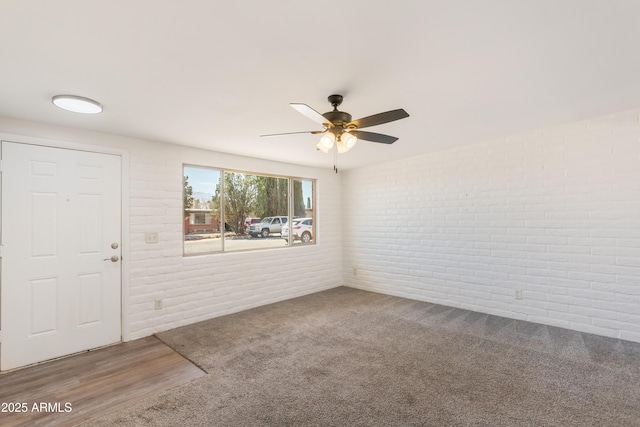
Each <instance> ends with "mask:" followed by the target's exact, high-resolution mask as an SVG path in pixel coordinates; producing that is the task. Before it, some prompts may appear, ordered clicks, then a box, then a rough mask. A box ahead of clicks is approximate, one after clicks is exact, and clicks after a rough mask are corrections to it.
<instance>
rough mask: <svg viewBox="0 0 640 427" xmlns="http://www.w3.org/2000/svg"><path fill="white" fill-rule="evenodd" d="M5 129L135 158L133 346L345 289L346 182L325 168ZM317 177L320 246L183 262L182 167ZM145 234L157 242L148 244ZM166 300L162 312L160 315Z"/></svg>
mask: <svg viewBox="0 0 640 427" xmlns="http://www.w3.org/2000/svg"><path fill="white" fill-rule="evenodd" d="M0 131H1V132H6V133H11V134H17V135H26V136H27V137H37V138H44V139H48V140H60V141H65V142H73V143H81V144H90V145H94V146H108V147H115V148H120V149H125V150H127V151H128V152H129V189H128V190H129V199H128V203H129V217H128V218H127V220H128V223H129V247H128V248H127V249H128V258H127V259H126V260H124V262H125V263H127V264H128V277H126V279H128V289H127V291H128V295H129V297H128V304H127V305H126V306H125V307H124V310H126V312H127V314H128V319H129V321H128V324H127V325H125V329H127V330H128V332H129V336H128V337H129V339H136V338H141V337H144V336H147V335H150V334H152V333H154V332H158V331H163V330H167V329H171V328H175V327H178V326H182V325H186V324H189V323H193V322H197V321H201V320H205V319H209V318H213V317H217V316H222V315H225V314H229V313H233V312H237V311H241V310H245V309H248V308H252V307H256V306H260V305H264V304H268V303H273V302H277V301H281V300H285V299H289V298H294V297H297V296H301V295H305V294H309V293H313V292H318V291H321V290H324V289H329V288H333V287H336V286H340V285H341V284H342V271H341V261H340V259H341V248H342V235H341V224H342V219H341V213H340V209H341V204H340V201H341V197H340V193H341V186H340V176H339V175H336V174H334V173H333V171H332V170H331V169H330V168H327V169H318V168H309V167H302V166H296V165H290V164H283V163H276V162H269V161H264V160H259V159H252V158H246V157H239V156H232V155H226V154H221V153H214V152H210V151H205V150H198V149H192V148H187V147H182V146H177V145H169V144H162V143H155V142H150V141H143V140H138V139H131V138H124V137H118V136H114V135H107V134H102V133H94V132H87V131H80V130H74V129H69V128H63V127H57V126H49V125H45V124H41V123H33V122H26V121H19V120H13V119H8V118H2V117H0ZM183 163H186V164H193V165H204V166H215V167H224V168H228V169H238V170H243V171H251V172H256V173H267V174H281V175H285V176H287V175H289V176H296V177H302V178H312V179H317V195H316V197H317V199H316V206H317V212H316V214H317V216H316V219H317V222H316V226H317V240H318V244H316V245H308V246H304V247H295V248H282V249H275V250H257V251H248V252H234V253H224V254H211V255H202V256H194V257H186V258H185V257H183V256H182V165H183ZM146 232H157V233H158V236H159V242H158V243H154V244H147V243H145V233H146ZM157 299H161V300H162V302H163V308H162V309H160V310H156V309H155V300H157Z"/></svg>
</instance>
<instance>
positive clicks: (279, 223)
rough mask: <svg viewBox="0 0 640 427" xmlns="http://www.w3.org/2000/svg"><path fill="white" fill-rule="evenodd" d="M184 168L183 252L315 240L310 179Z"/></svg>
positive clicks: (237, 248) (275, 245)
mask: <svg viewBox="0 0 640 427" xmlns="http://www.w3.org/2000/svg"><path fill="white" fill-rule="evenodd" d="M183 172H184V173H183V199H184V250H183V251H184V254H185V255H195V254H203V253H211V252H221V251H242V250H250V249H267V248H276V247H285V246H288V245H300V244H311V243H315V232H314V226H313V218H314V206H313V203H314V202H313V201H314V200H315V181H314V180H310V179H299V178H291V177H281V176H266V175H256V174H251V173H244V172H236V171H226V170H220V169H213V168H206V167H201V166H190V165H185V166H184V168H183ZM290 219H292V221H290ZM290 222H291V227H289V225H290ZM289 228H291V232H289V231H290V230H289Z"/></svg>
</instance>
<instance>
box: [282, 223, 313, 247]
mask: <svg viewBox="0 0 640 427" xmlns="http://www.w3.org/2000/svg"><path fill="white" fill-rule="evenodd" d="M292 222H293V240H300V241H301V242H302V243H310V242H311V241H312V240H313V218H296V219H294V220H293V221H292ZM282 238H283V239H285V240H289V224H286V225H283V226H282Z"/></svg>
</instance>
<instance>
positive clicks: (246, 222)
mask: <svg viewBox="0 0 640 427" xmlns="http://www.w3.org/2000/svg"><path fill="white" fill-rule="evenodd" d="M259 222H260V218H247V219H245V220H244V229H245V231H246V230H248V229H249V226H250V225H251V224H257V223H259Z"/></svg>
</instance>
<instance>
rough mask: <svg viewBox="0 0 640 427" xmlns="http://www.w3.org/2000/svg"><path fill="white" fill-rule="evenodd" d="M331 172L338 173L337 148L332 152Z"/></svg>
mask: <svg viewBox="0 0 640 427" xmlns="http://www.w3.org/2000/svg"><path fill="white" fill-rule="evenodd" d="M333 170H334V171H336V173H338V148H337V147H336V148H335V149H334V150H333Z"/></svg>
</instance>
